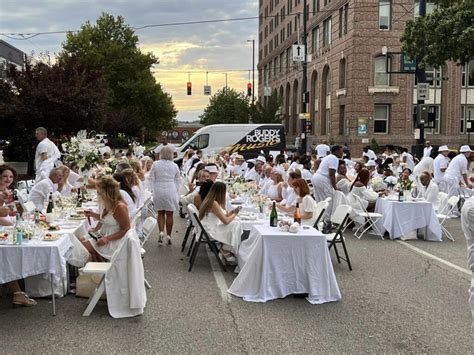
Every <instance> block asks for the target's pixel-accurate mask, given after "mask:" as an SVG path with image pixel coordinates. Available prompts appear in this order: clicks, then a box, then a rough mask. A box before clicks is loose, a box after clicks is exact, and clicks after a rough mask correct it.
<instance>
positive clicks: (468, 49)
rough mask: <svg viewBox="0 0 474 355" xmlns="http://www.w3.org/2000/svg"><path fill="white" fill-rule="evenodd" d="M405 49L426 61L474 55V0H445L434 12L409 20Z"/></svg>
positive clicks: (432, 62) (463, 59) (462, 59)
mask: <svg viewBox="0 0 474 355" xmlns="http://www.w3.org/2000/svg"><path fill="white" fill-rule="evenodd" d="M401 42H402V51H403V52H405V53H406V54H407V55H408V56H409V57H411V58H417V59H418V61H419V62H420V63H421V64H422V65H430V66H434V67H439V66H441V65H443V64H444V63H445V62H447V61H450V60H451V61H454V62H458V63H461V64H463V63H466V62H468V61H469V60H470V59H472V58H474V0H459V1H452V0H451V1H450V0H441V1H440V3H439V7H438V8H437V9H435V10H434V11H433V13H431V14H429V15H427V16H425V17H418V18H416V19H415V20H410V21H408V22H407V24H406V27H405V31H404V33H403V35H402V37H401Z"/></svg>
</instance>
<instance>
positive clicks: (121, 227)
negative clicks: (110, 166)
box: [82, 176, 130, 261]
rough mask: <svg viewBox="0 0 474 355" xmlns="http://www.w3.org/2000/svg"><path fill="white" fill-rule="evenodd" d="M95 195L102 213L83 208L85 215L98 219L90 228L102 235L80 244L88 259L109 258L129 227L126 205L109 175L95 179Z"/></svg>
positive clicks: (117, 185)
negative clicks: (93, 226)
mask: <svg viewBox="0 0 474 355" xmlns="http://www.w3.org/2000/svg"><path fill="white" fill-rule="evenodd" d="M96 186H97V197H98V200H99V205H100V206H101V207H102V208H103V210H102V213H100V214H99V213H96V212H93V211H90V210H85V211H84V214H85V215H86V217H92V218H94V219H96V220H98V221H99V223H98V224H97V226H96V227H95V228H94V229H93V230H92V231H93V232H99V233H100V235H102V237H101V238H100V239H98V240H94V239H93V238H87V239H85V240H83V241H82V244H83V245H84V247H85V248H86V249H87V251H88V252H89V253H90V258H89V259H90V261H104V259H105V260H110V259H111V258H112V255H113V254H114V252H115V251H116V250H117V249H118V247H119V246H120V240H121V239H122V238H123V237H124V236H125V235H126V234H127V232H128V230H129V229H130V218H129V217H128V207H127V204H126V203H125V202H124V201H123V199H122V196H121V195H120V186H119V183H118V182H117V181H115V179H114V178H112V177H111V176H104V177H102V178H100V179H99V180H98V181H97V185H96Z"/></svg>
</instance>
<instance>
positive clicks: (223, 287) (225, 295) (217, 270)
mask: <svg viewBox="0 0 474 355" xmlns="http://www.w3.org/2000/svg"><path fill="white" fill-rule="evenodd" d="M206 251H207V257H208V258H209V262H210V263H211V269H212V273H213V274H214V279H215V280H216V284H217V287H218V288H219V291H220V292H221V298H222V300H223V301H224V302H226V303H230V301H231V299H232V298H231V297H230V294H229V292H227V290H228V289H229V287H228V286H227V282H225V279H224V275H223V274H222V270H221V267H220V266H219V263H218V262H217V260H216V257H215V255H214V254H213V253H212V252H211V251H210V250H209V248H206Z"/></svg>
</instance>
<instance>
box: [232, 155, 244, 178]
mask: <svg viewBox="0 0 474 355" xmlns="http://www.w3.org/2000/svg"><path fill="white" fill-rule="evenodd" d="M247 170H248V165H247V162H246V161H245V159H244V157H243V156H242V155H240V154H236V155H235V156H234V167H233V169H232V172H231V175H232V176H245V173H246V172H247Z"/></svg>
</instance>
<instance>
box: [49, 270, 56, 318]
mask: <svg viewBox="0 0 474 355" xmlns="http://www.w3.org/2000/svg"><path fill="white" fill-rule="evenodd" d="M50 277H51V300H52V302H53V316H55V315H56V296H55V295H54V274H50Z"/></svg>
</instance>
